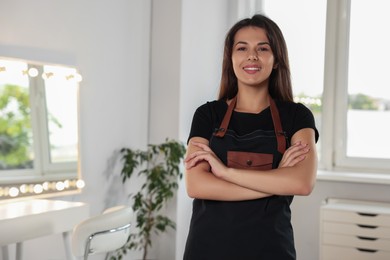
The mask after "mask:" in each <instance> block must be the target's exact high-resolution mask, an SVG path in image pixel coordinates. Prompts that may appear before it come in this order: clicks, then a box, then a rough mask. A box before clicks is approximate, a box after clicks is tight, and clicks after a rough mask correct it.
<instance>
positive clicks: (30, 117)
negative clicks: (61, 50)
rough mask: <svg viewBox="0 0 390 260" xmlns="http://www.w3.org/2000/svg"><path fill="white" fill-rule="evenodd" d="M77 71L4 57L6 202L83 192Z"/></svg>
mask: <svg viewBox="0 0 390 260" xmlns="http://www.w3.org/2000/svg"><path fill="white" fill-rule="evenodd" d="M80 81H81V75H80V74H79V73H78V72H77V69H76V68H73V67H68V66H63V65H54V64H41V63H38V62H31V61H25V60H18V59H10V58H4V57H0V200H4V199H12V198H21V197H26V196H40V197H48V196H53V195H58V193H59V192H70V191H77V190H79V189H80V188H81V187H82V186H83V182H82V181H81V180H80V178H79V177H80V176H79V170H78V168H79V167H78V165H79V160H78V158H79V155H78V150H79V149H78V136H79V135H78V125H79V124H78V91H79V82H80Z"/></svg>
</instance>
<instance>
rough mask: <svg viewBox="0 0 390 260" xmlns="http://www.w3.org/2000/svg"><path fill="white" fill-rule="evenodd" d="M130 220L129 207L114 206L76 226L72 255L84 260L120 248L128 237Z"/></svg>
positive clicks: (131, 214)
mask: <svg viewBox="0 0 390 260" xmlns="http://www.w3.org/2000/svg"><path fill="white" fill-rule="evenodd" d="M132 218H133V210H132V209H131V208H130V207H128V206H116V207H112V208H109V209H107V210H105V211H104V212H103V213H102V214H101V215H98V216H94V217H91V218H89V219H87V220H84V221H83V222H81V223H80V224H78V225H76V226H75V227H74V229H73V234H72V252H73V255H74V256H76V257H79V258H80V257H83V259H84V260H86V259H88V256H89V255H92V254H98V253H103V252H111V251H114V250H117V249H119V248H121V247H122V246H124V245H125V244H126V242H127V239H128V237H129V235H130V225H131V224H130V222H131V220H132Z"/></svg>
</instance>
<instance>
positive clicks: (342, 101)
mask: <svg viewBox="0 0 390 260" xmlns="http://www.w3.org/2000/svg"><path fill="white" fill-rule="evenodd" d="M389 8H390V2H388V1H385V0H374V1H370V2H367V1H361V0H340V1H336V0H328V1H326V0H323V1H314V2H313V1H310V0H297V1H288V0H272V1H270V0H266V1H263V10H264V12H265V14H267V15H268V16H270V17H271V18H272V19H273V20H275V22H276V23H277V24H278V25H279V26H280V27H281V29H282V31H283V34H284V35H285V38H286V42H287V46H288V49H289V56H290V65H291V73H292V82H293V90H294V95H295V98H296V100H297V101H299V102H301V103H304V104H305V105H306V106H308V107H309V108H310V109H311V110H312V111H313V114H314V116H315V119H316V124H317V127H318V129H319V131H320V142H319V144H318V146H317V147H318V151H319V159H320V169H324V170H331V171H334V170H337V171H338V172H347V171H349V172H351V171H353V172H358V171H362V172H377V173H381V172H386V171H388V170H389V169H390V152H389V149H388V147H390V137H388V134H387V133H390V91H388V87H387V85H388V79H387V75H388V73H387V70H388V66H387V61H388V60H389V59H390V50H389V48H387V46H389V44H390V36H389V35H388V34H387V33H386V31H387V24H389V22H390V16H388V15H387V13H386V10H388V9H389ZM325 144H326V145H325Z"/></svg>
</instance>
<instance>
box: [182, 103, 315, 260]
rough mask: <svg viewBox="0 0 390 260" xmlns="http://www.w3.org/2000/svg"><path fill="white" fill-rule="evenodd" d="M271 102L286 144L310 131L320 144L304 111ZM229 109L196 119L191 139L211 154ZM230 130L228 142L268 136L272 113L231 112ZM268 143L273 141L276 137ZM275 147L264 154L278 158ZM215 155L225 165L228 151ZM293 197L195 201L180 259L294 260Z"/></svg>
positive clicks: (207, 107)
mask: <svg viewBox="0 0 390 260" xmlns="http://www.w3.org/2000/svg"><path fill="white" fill-rule="evenodd" d="M275 103H276V106H277V108H278V111H279V115H280V120H281V124H282V128H283V131H284V132H285V135H286V138H287V141H289V140H291V138H292V136H293V135H294V134H295V133H296V132H297V131H299V130H300V129H303V128H312V129H314V131H315V140H316V141H317V140H318V136H319V135H318V131H317V129H316V127H315V122H314V117H313V114H312V113H311V111H310V110H309V109H308V108H306V107H305V106H304V105H302V104H297V103H293V102H281V101H277V100H275ZM227 108H228V105H227V103H226V102H225V101H222V100H219V101H212V102H207V103H206V104H204V105H202V106H200V107H199V108H198V109H197V110H196V112H195V114H194V118H193V121H192V126H191V132H190V135H189V139H190V138H191V137H195V136H196V137H203V138H205V139H207V140H210V144H211V148H212V149H213V147H212V146H213V145H212V144H213V142H215V141H213V140H214V139H213V138H214V137H213V133H214V131H215V130H216V129H218V128H219V127H220V124H221V121H222V120H223V118H224V115H225V113H226V111H227ZM228 131H231V133H234V136H228V138H231V139H230V140H235V138H237V137H238V138H241V137H247V136H252V133H256V131H261V133H266V132H271V133H272V132H273V131H274V125H273V121H272V116H271V110H270V108H269V107H268V108H266V109H264V110H263V111H261V112H260V113H257V114H252V113H241V112H236V111H233V113H232V116H231V119H230V123H229V126H228ZM227 135H228V133H227ZM225 138H226V136H225ZM272 138H274V141H275V142H276V137H275V135H274V136H273V137H272ZM189 139H188V140H189ZM270 147H271V148H270ZM276 147H277V146H276V145H272V146H268V148H267V149H268V150H269V149H271V150H269V151H270V152H272V153H275V154H277V153H278V152H277V151H276ZM215 149H216V150H218V149H220V147H219V146H218V147H217V146H216V147H215ZM216 150H214V152H216V154H217V152H219V154H220V159H221V160H222V161H223V162H225V163H226V160H225V158H222V157H224V154H225V152H226V151H222V152H221V151H216ZM217 155H218V154H217ZM280 158H281V157H280ZM280 158H279V159H280ZM277 164H278V162H277ZM277 164H276V166H275V165H274V167H277ZM292 198H293V196H277V195H274V196H270V197H266V198H262V199H255V200H247V201H212V200H202V199H194V201H193V212H192V218H191V224H190V231H189V234H188V238H187V244H186V249H185V253H184V260H215V259H221V260H222V259H223V260H237V259H245V260H255V259H256V260H257V259H262V260H275V259H283V260H293V259H295V247H294V236H293V230H292V227H291V212H290V204H291V201H292Z"/></svg>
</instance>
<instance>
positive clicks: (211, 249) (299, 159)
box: [184, 15, 318, 260]
mask: <svg viewBox="0 0 390 260" xmlns="http://www.w3.org/2000/svg"><path fill="white" fill-rule="evenodd" d="M317 140H318V131H317V129H316V127H315V124H314V118H313V115H312V113H311V112H310V110H309V109H307V108H306V107H305V106H304V105H302V104H297V103H294V102H293V96H292V89H291V80H290V70H289V62H288V55H287V48H286V44H285V41H284V38H283V35H282V33H281V31H280V29H279V27H278V26H277V25H276V24H275V23H274V22H273V21H272V20H270V19H269V18H267V17H265V16H263V15H255V16H253V17H252V18H248V19H244V20H241V21H239V22H238V23H236V24H235V25H234V26H233V27H232V28H231V29H230V31H229V32H228V34H227V36H226V40H225V48H224V58H223V68H222V79H221V86H220V93H219V98H218V100H217V101H213V102H207V103H206V104H204V105H202V106H200V107H199V108H198V109H197V110H196V112H195V115H194V118H193V122H192V127H191V132H190V135H189V142H188V150H187V157H186V159H185V163H186V173H185V177H186V188H187V193H188V195H189V196H190V197H192V198H194V201H193V213H192V219H191V224H190V231H189V235H188V239H187V244H186V249H185V253H184V259H185V260H203V259H205V260H206V259H210V260H230V259H232V260H241V259H243V260H251V259H261V260H267V259H270V260H279V259H281V260H288V259H295V258H296V256H295V248H294V238H293V230H292V227H291V213H290V204H291V202H292V199H293V196H294V195H308V194H310V193H311V191H312V189H313V186H314V183H315V178H316V168H317V155H316V149H315V143H316V141H317ZM290 144H291V145H290Z"/></svg>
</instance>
